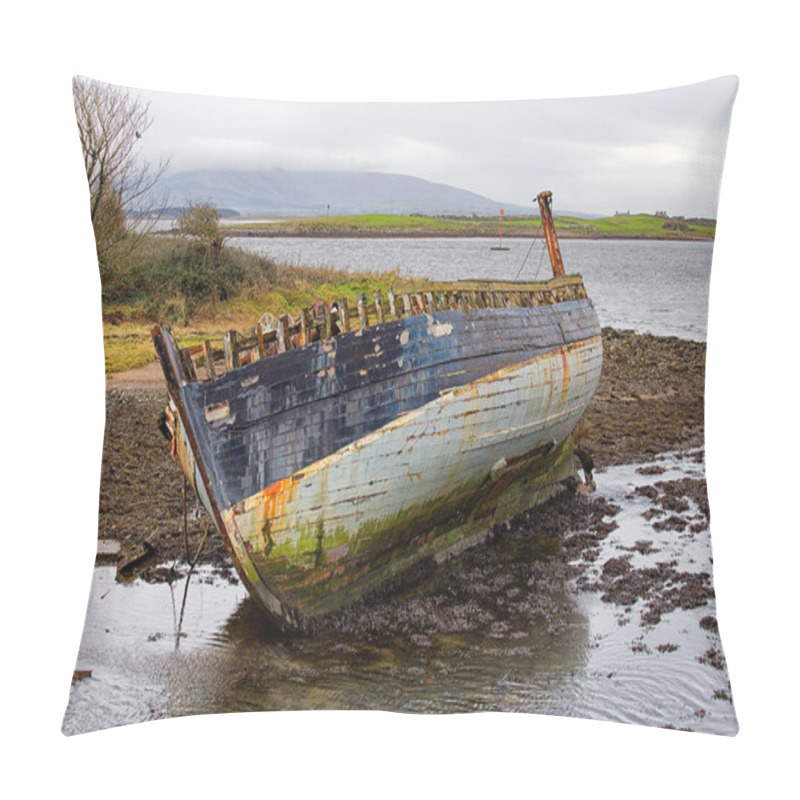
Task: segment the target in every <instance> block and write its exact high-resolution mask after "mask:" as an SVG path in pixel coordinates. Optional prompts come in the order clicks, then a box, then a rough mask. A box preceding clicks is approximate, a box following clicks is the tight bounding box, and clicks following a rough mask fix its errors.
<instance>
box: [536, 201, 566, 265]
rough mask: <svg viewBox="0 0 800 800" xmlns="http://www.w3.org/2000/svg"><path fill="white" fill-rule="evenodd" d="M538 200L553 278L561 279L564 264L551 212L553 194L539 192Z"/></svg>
mask: <svg viewBox="0 0 800 800" xmlns="http://www.w3.org/2000/svg"><path fill="white" fill-rule="evenodd" d="M536 199H537V200H538V201H539V218H540V219H541V220H542V229H543V230H544V236H545V239H547V249H548V250H549V252H550V264H551V265H552V267H553V277H555V278H560V277H561V276H563V275H564V262H563V261H562V260H561V250H560V249H559V247H558V239H557V238H556V226H555V224H554V223H553V214H552V212H551V211H550V206H551V204H552V202H553V193H552V192H539V194H538V195H537V196H536Z"/></svg>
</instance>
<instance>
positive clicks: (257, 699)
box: [63, 452, 737, 734]
mask: <svg viewBox="0 0 800 800" xmlns="http://www.w3.org/2000/svg"><path fill="white" fill-rule="evenodd" d="M595 477H596V480H597V484H598V487H597V495H603V496H604V497H605V498H607V499H608V500H609V501H611V502H613V503H614V504H615V505H617V506H618V507H619V511H618V513H616V514H615V515H614V516H613V517H612V519H613V521H614V522H615V523H616V524H617V527H616V528H615V529H614V530H612V531H611V533H609V534H608V535H607V536H606V537H605V538H599V539H598V541H597V542H596V544H595V545H594V546H593V547H590V548H589V549H585V548H584V549H582V550H581V551H580V556H578V557H576V558H575V559H574V564H573V566H577V567H579V570H578V574H579V577H578V578H577V579H573V578H570V580H569V581H567V582H566V583H563V582H562V583H559V582H558V580H553V579H552V575H550V577H548V574H547V573H545V572H543V573H541V574H539V573H538V572H537V571H536V570H533V571H531V570H528V571H527V572H525V571H517V570H514V569H512V568H510V567H509V568H507V569H500V570H495V571H494V572H491V573H489V572H481V571H480V570H479V569H478V568H477V566H480V563H481V561H480V558H478V559H475V558H473V559H472V560H470V559H468V558H465V559H464V560H463V561H461V562H458V563H456V564H453V565H448V566H447V569H448V570H454V572H445V571H442V572H440V573H438V574H437V575H436V576H434V578H432V579H431V580H430V581H427V582H426V583H424V584H422V585H421V586H420V587H418V588H417V589H416V590H415V591H416V592H417V597H416V599H415V601H414V602H413V603H407V604H405V605H404V604H403V603H399V604H397V605H392V604H388V605H385V606H384V607H382V608H380V609H378V610H377V613H376V615H375V617H374V620H375V629H374V630H370V631H369V633H368V634H365V633H364V631H363V630H361V631H360V632H359V633H358V634H355V633H353V632H352V631H351V632H350V633H346V632H344V631H342V630H338V631H337V630H335V629H330V630H325V631H324V632H322V633H321V634H320V635H319V636H315V637H308V638H299V637H281V636H279V635H278V634H276V633H275V632H274V631H271V630H270V629H269V628H268V627H267V626H266V624H265V622H264V620H263V618H262V617H261V615H260V614H259V613H258V611H257V610H256V609H255V608H254V606H253V604H252V603H251V601H250V600H249V598H248V597H247V593H246V591H245V589H244V588H243V587H242V586H241V585H240V584H238V583H232V582H231V581H230V580H228V579H227V578H226V577H223V576H221V575H219V574H218V573H217V572H215V571H214V570H212V569H211V568H206V567H203V568H198V569H196V570H195V571H194V573H193V574H191V576H190V577H189V579H188V585H187V580H186V578H185V577H181V578H180V579H178V580H176V581H174V582H173V583H171V584H168V583H160V584H147V583H145V582H143V581H135V582H133V583H130V584H122V583H117V582H116V580H115V570H114V569H113V568H107V567H106V568H104V567H100V568H96V569H95V570H94V576H93V583H92V591H91V597H90V601H89V609H88V613H87V620H86V626H85V630H84V636H83V640H82V642H81V647H80V653H79V657H78V661H77V664H76V668H77V669H81V670H91V673H92V674H91V677H87V678H84V679H82V680H76V681H74V682H73V684H72V688H71V693H70V701H69V706H68V709H67V713H66V716H65V719H64V726H63V729H64V732H65V733H68V734H72V733H80V732H85V731H90V730H96V729H99V728H107V727H112V726H115V725H122V724H127V723H133V722H140V721H144V720H148V719H157V718H164V717H170V716H179V715H187V714H206V713H215V712H224V711H247V710H280V709H308V708H334V709H335V708H360V709H369V708H376V709H377V708H380V709H387V710H397V711H413V712H432V713H448V712H461V711H471V710H495V711H526V712H533V713H543V714H556V715H564V716H575V717H588V718H593V719H607V720H616V721H622V722H633V723H640V724H646V725H657V726H667V725H669V726H673V727H676V728H691V729H693V730H698V731H707V732H711V733H721V734H732V733H735V732H736V729H737V723H736V717H735V713H734V710H733V705H732V703H731V701H730V687H729V684H728V678H727V672H726V670H725V663H724V657H723V656H722V649H721V646H720V643H719V637H718V634H717V631H716V627H715V621H716V620H715V608H714V600H713V592H710V587H711V584H710V574H711V546H710V538H709V531H708V528H707V526H706V525H705V513H704V510H703V508H701V504H702V500H703V497H704V490H703V491H702V492H698V491H697V485H698V484H697V482H698V481H702V480H703V478H704V468H703V463H702V453H701V452H700V453H689V454H671V455H667V456H663V457H661V458H659V459H658V460H656V461H654V462H653V463H652V464H648V465H637V466H631V467H619V468H613V469H609V470H607V471H605V472H602V473H599V474H597V475H596V476H595ZM684 479H690V480H689V481H688V482H685V483H684V484H681V485H678V484H675V482H676V481H680V480H684ZM664 486H668V487H671V489H670V490H669V491H665V490H664V488H663V487H664ZM642 487H644V488H642ZM676 487H677V488H676ZM495 547H496V549H495V550H494V551H493V553H492V554H491V555H492V558H498V560H499V561H500V562H501V563H502V561H503V559H507V560H508V562H509V565H510V566H513V563H514V560H515V559H517V560H518V559H520V558H525V559H528V560H529V562H530V560H531V559H533V561H535V560H536V559H537V558H540V557H541V558H546V557H547V554H541V553H540V550H539V549H537V548H538V547H539V545H536V547H530V546H527V545H526V544H525V543H524V542H522V543H520V541H519V540H517V541H516V542H514V543H503V542H502V541H501V542H500V544H499V545H496V546H495ZM542 563H544V562H542ZM476 565H477V566H476ZM703 573H707V574H708V576H709V578H708V580H706V579H704V578H703V577H702V576H703ZM455 574H458V575H459V580H461V581H462V586H461V589H460V594H459V595H457V597H458V599H457V600H455V599H452V598H455V597H456V595H447V594H446V592H444V590H443V587H446V586H447V584H448V583H449V582H451V577H452V576H453V575H455ZM487 576H488V577H487ZM531 576H532V577H531ZM481 580H484V581H485V580H490V582H491V586H492V587H495V586H497V587H500V586H501V584H504V585H503V586H502V594H501V595H498V597H499V600H498V604H497V605H498V606H499V607H500V611H499V612H497V609H496V608H495V609H494V611H495V612H496V613H494V616H492V615H491V614H487V613H485V608H481V607H479V604H477V603H476V602H475V601H474V600H473V594H472V591H473V589H474V591H475V594H474V596H475V597H477V598H478V599H479V600H481V601H482V602H484V603H485V601H486V597H487V596H488V597H489V599H490V600H491V599H492V595H491V591H493V589H492V590H491V591H490V592H489V593H488V594H487V593H486V592H484V594H481V593H480V588H479V587H478V585H477V584H478V582H479V581H481ZM604 597H605V598H606V599H605V600H604V599H603V598H604ZM448 598H451V599H450V600H449V601H448ZM465 598H466V599H465ZM504 603H505V604H506V605H504ZM683 606H685V607H683ZM503 608H509V609H511V611H510V612H509V618H508V619H506V618H504V617H503V616H502V609H503ZM531 608H533V611H531V610H530V609H531ZM397 609H400V610H402V613H404V614H406V615H408V616H407V618H404V619H402V620H401V621H400V622H401V624H399V625H397V624H395V627H394V628H393V629H392V630H391V631H390V630H388V629H384V628H381V620H385V619H387V617H386V616H383V617H382V616H381V615H382V614H383V615H386V614H391V613H392V611H393V610H397ZM520 609H523V610H525V611H526V613H524V614H521V613H519V611H520ZM373 611H375V610H374V609H370V612H371V613H372V612H373ZM413 614H419V616H418V618H415V617H413V616H412V615H413ZM426 614H427V615H428V616H427V617H426V616H425V615H426ZM431 615H433V616H434V617H436V618H439V619H441V618H443V617H447V618H448V620H449V622H448V625H447V626H439V627H437V626H431V624H430V620H431ZM395 622H396V621H395ZM392 631H393V632H392Z"/></svg>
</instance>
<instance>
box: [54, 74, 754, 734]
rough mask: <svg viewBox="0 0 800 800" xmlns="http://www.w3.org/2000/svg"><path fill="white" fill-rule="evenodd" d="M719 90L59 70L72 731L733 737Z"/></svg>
mask: <svg viewBox="0 0 800 800" xmlns="http://www.w3.org/2000/svg"><path fill="white" fill-rule="evenodd" d="M736 88H737V80H736V79H735V78H731V77H727V78H719V79H716V80H712V81H707V82H704V83H700V84H696V85H693V86H686V87H680V88H675V89H668V90H661V91H655V92H651V93H646V94H639V95H630V96H619V97H599V98H585V99H570V100H546V101H544V100H543V101H518V102H498V103H489V102H482V103H452V104H448V103H440V104H436V103H434V104H430V103H428V104H408V103H405V104H399V103H398V104H366V103H361V104H359V103H340V104H336V103H316V104H315V103H285V102H280V103H278V102H269V101H246V100H235V99H226V98H212V97H197V96H182V95H171V94H164V93H157V92H149V91H139V90H135V89H130V88H126V87H119V86H113V85H109V84H104V83H101V82H98V81H95V80H91V79H87V78H82V77H76V78H75V79H74V81H73V91H74V100H75V111H76V117H77V121H78V129H79V135H80V142H81V151H82V154H83V156H84V163H85V166H86V173H87V179H88V184H89V190H90V214H91V220H92V224H93V228H94V232H95V240H96V245H97V256H98V264H99V268H100V274H101V279H102V293H103V326H104V337H105V338H104V341H105V352H106V371H107V384H106V386H107V388H106V431H105V443H104V449H103V469H102V479H101V487H100V489H101V491H100V509H99V536H98V550H97V561H96V564H95V568H94V571H93V577H92V588H91V596H90V600H89V607H88V611H87V616H86V623H85V627H84V633H83V638H82V641H81V645H80V650H79V654H78V659H77V664H76V669H75V673H74V675H73V682H72V687H71V692H70V700H69V705H68V708H67V711H66V715H65V718H64V723H63V731H64V733H66V734H75V733H81V732H86V731H91V730H97V729H101V728H108V727H113V726H117V725H122V724H127V723H132V722H140V721H144V720H148V719H155V718H165V717H174V716H181V715H191V714H208V713H217V712H230V711H244V710H284V709H330V708H340V709H344V708H347V709H382V710H395V711H410V712H426V713H450V712H462V711H474V710H496V711H526V712H532V713H542V714H556V715H562V716H574V717H584V718H591V719H602V720H609V721H622V722H630V723H637V724H641V725H650V726H660V727H673V728H680V729H689V730H696V731H702V732H710V733H718V734H724V735H733V734H735V733H736V731H737V729H738V725H737V720H736V715H735V711H734V706H733V700H732V694H731V687H730V683H729V680H728V674H727V667H726V662H725V658H724V654H723V648H722V644H721V640H720V634H719V627H718V623H717V617H716V611H715V595H714V586H713V575H712V557H711V540H710V530H709V507H708V499H707V494H706V483H705V470H704V451H703V444H704V438H703V410H704V369H705V338H706V337H705V332H706V313H707V304H708V283H709V275H710V267H711V256H712V250H713V241H714V232H715V225H716V210H717V202H718V194H719V186H720V179H721V171H722V164H723V159H724V152H725V145H726V141H727V133H728V128H729V123H730V116H731V110H732V105H733V100H734V97H735V94H736Z"/></svg>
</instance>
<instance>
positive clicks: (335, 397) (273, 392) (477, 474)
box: [153, 192, 602, 629]
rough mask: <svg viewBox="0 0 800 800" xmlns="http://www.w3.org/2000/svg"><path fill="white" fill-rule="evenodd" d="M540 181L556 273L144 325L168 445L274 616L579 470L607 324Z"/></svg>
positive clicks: (469, 530)
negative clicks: (569, 271)
mask: <svg viewBox="0 0 800 800" xmlns="http://www.w3.org/2000/svg"><path fill="white" fill-rule="evenodd" d="M538 200H539V206H540V210H541V218H542V224H543V229H544V232H545V236H546V240H547V246H548V249H549V252H550V259H551V264H552V267H553V277H552V278H551V279H549V280H546V281H542V282H536V283H522V282H492V283H491V284H489V283H485V282H483V283H481V282H477V281H464V282H458V283H450V284H430V283H426V284H425V286H424V287H423V290H422V291H420V292H418V293H404V294H400V295H397V296H395V295H394V294H393V293H391V292H390V293H389V295H388V297H382V296H381V295H380V294H379V293H377V292H376V293H375V294H374V295H373V297H372V299H371V301H370V302H368V301H367V297H366V296H365V295H361V296H360V297H359V298H358V299H357V301H356V303H355V304H352V306H351V305H350V304H348V302H347V300H341V301H339V302H337V303H333V304H330V305H328V304H323V303H318V304H316V305H315V307H314V308H312V309H308V310H304V311H303V312H302V313H301V314H300V316H299V318H298V319H296V320H295V319H292V318H291V317H289V316H288V315H287V316H283V317H281V318H280V319H279V320H277V325H275V326H273V325H267V324H264V323H265V320H264V319H263V318H262V320H261V321H260V324H259V325H257V326H256V327H255V330H254V332H253V333H252V335H250V336H248V337H243V336H241V335H237V334H236V333H234V332H232V333H230V334H229V335H227V336H226V337H225V340H224V343H223V347H222V348H214V346H213V345H212V343H211V342H206V343H205V344H204V345H202V346H199V347H194V348H188V349H187V348H181V347H179V346H178V344H177V343H176V341H175V339H174V337H173V334H172V332H171V330H170V329H169V328H168V327H166V326H157V327H155V328H154V329H153V339H154V342H155V346H156V350H157V352H158V356H159V358H160V360H161V364H162V367H163V370H164V375H165V377H166V383H167V389H168V394H169V404H168V408H167V418H168V427H169V431H170V434H171V438H172V452H173V455H174V457H176V458H177V459H178V460H179V462H180V465H181V467H182V469H183V471H184V473H185V474H186V476H187V478H188V480H189V481H190V483H191V485H192V487H193V488H194V490H195V492H196V494H197V496H198V497H199V498H200V500H201V502H202V504H203V505H204V507H205V509H206V510H207V512H208V513H209V514H210V516H211V517H212V518H213V520H214V522H215V524H216V527H217V528H218V530H219V532H220V534H221V535H222V537H223V539H224V540H225V542H226V545H227V547H228V550H229V552H230V555H231V558H232V560H233V562H234V564H235V565H236V568H237V570H238V572H239V575H240V577H241V579H242V580H243V582H244V583H245V585H246V586H247V588H248V590H249V592H250V594H251V595H252V597H253V598H254V600H255V601H256V602H257V603H258V604H259V605H260V606H261V607H263V609H264V610H265V611H266V612H267V614H268V615H269V616H270V617H272V618H273V619H274V620H275V621H276V622H277V623H278V624H279V625H280V626H281V627H282V628H284V629H286V628H288V629H303V628H305V627H311V625H310V624H309V623H311V622H312V621H313V619H314V618H315V617H317V616H318V615H323V614H326V613H329V612H331V611H333V610H335V609H337V608H340V607H342V606H343V605H345V604H347V603H350V602H352V601H353V600H355V599H356V598H360V597H363V596H364V595H365V594H366V593H367V592H369V591H370V590H372V589H374V588H377V587H378V586H380V585H382V584H384V582H386V581H389V580H390V579H399V578H401V576H402V575H403V574H404V573H406V571H407V570H409V569H410V568H412V567H414V566H417V565H418V564H419V562H420V561H421V560H423V559H427V560H435V561H437V562H438V561H441V560H443V559H445V558H446V557H448V556H449V555H452V554H454V553H457V552H459V551H461V550H463V549H464V548H465V547H468V546H470V545H471V544H474V543H476V542H477V541H479V540H481V539H482V538H483V537H485V536H486V534H487V533H488V532H489V529H490V528H491V526H493V525H494V524H496V523H498V522H500V521H503V520H505V519H508V518H509V517H510V516H512V515H513V514H515V513H517V512H519V511H521V510H523V509H526V508H530V507H532V506H534V505H536V504H537V503H540V502H542V501H543V500H544V499H546V498H547V497H549V496H551V495H552V494H553V493H554V492H556V491H558V490H560V489H561V488H563V486H564V484H565V482H566V480H567V479H568V478H571V477H574V476H575V475H576V465H575V463H574V458H573V448H572V441H571V433H572V431H573V429H574V427H575V425H576V423H577V422H578V420H579V419H580V417H581V416H582V414H583V412H584V411H585V409H586V407H587V406H588V404H589V401H590V400H591V398H592V395H593V394H594V391H595V389H596V387H597V383H598V380H599V377H600V368H601V364H602V341H601V335H600V327H599V323H598V320H597V315H596V313H595V310H594V307H593V305H592V302H591V300H590V299H589V298H588V297H587V294H586V291H585V288H584V285H583V280H582V278H581V277H580V276H579V275H571V276H567V275H565V274H564V269H563V263H562V260H561V254H560V251H559V248H558V241H557V239H556V235H555V228H554V225H553V220H552V216H551V210H550V203H551V194H550V192H543V193H541V194H540V195H539V197H538Z"/></svg>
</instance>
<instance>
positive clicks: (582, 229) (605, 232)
mask: <svg viewBox="0 0 800 800" xmlns="http://www.w3.org/2000/svg"><path fill="white" fill-rule="evenodd" d="M555 224H556V229H557V230H558V232H559V234H560V235H562V236H564V237H567V238H569V237H581V238H659V239H708V240H712V239H713V238H714V232H715V229H716V223H715V221H714V220H684V219H682V218H666V217H663V216H656V215H654V214H630V215H627V214H626V215H620V216H613V217H603V218H600V219H593V220H585V219H579V218H577V217H565V216H557V217H556V218H555ZM499 226H500V223H499V217H497V218H492V217H475V216H473V217H454V216H452V217H451V216H441V217H430V216H423V215H416V214H408V215H403V214H358V215H352V216H331V217H327V216H326V217H303V218H296V219H286V220H281V221H279V222H263V223H258V222H256V223H253V222H250V223H246V224H244V223H243V224H242V225H235V224H234V225H229V226H226V232H227V233H229V234H231V235H241V234H243V233H245V232H247V233H249V234H251V235H255V236H259V235H260V236H498V235H499ZM540 232H541V225H540V223H539V218H538V217H514V216H507V217H505V218H504V220H503V235H504V236H509V237H516V236H536V235H537V234H538V233H540Z"/></svg>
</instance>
